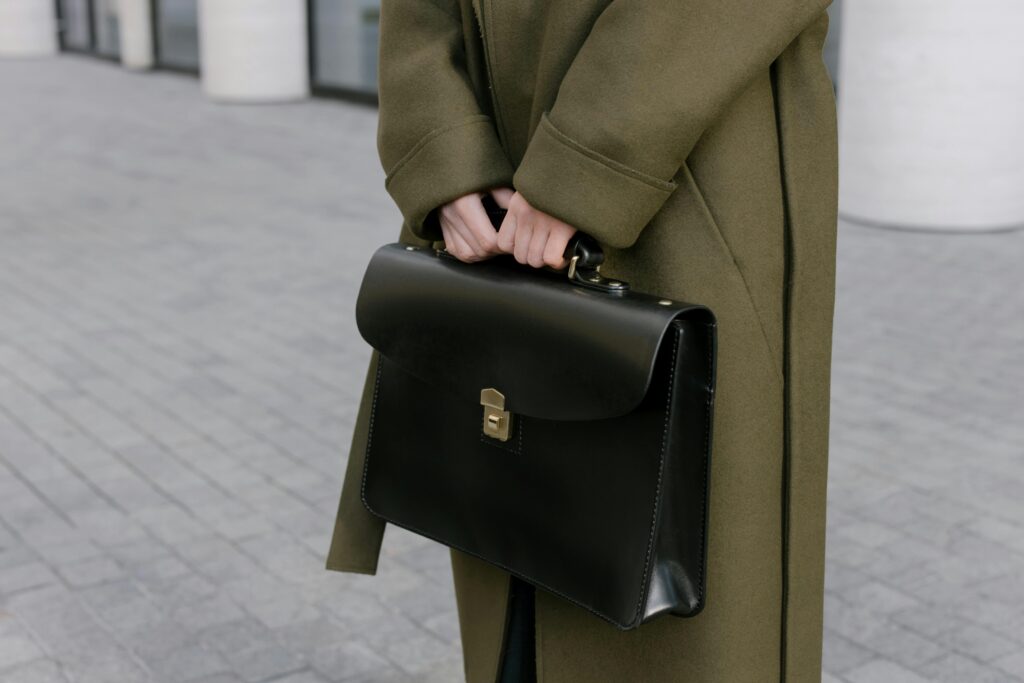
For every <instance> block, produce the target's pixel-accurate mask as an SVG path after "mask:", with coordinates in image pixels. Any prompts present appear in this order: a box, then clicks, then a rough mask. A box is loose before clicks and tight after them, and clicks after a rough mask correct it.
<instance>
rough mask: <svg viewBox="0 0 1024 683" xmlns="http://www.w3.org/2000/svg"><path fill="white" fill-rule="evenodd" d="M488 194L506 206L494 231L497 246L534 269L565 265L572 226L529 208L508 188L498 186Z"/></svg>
mask: <svg viewBox="0 0 1024 683" xmlns="http://www.w3.org/2000/svg"><path fill="white" fill-rule="evenodd" d="M491 194H492V195H493V196H494V200H495V201H496V202H497V203H498V206H500V207H502V208H505V209H508V213H507V214H506V215H505V220H504V221H502V223H501V228H500V229H499V230H498V249H500V250H501V251H502V252H504V253H507V254H512V255H514V256H515V258H516V261H518V262H519V263H522V264H524V265H526V264H529V265H531V266H533V267H534V268H542V267H544V266H551V267H552V268H564V267H565V266H567V265H568V262H567V261H566V260H565V257H564V256H563V254H564V253H565V248H566V246H568V244H569V240H570V239H571V238H572V236H573V233H575V232H576V228H574V227H572V226H571V225H569V224H568V223H565V222H564V221H560V220H559V219H557V218H555V217H554V216H550V215H548V214H546V213H544V212H543V211H541V210H540V209H535V208H533V207H532V206H530V203H529V202H528V201H526V198H525V197H524V196H523V195H521V194H519V193H518V192H514V191H512V190H510V189H509V188H504V187H503V188H498V189H495V190H492V191H491Z"/></svg>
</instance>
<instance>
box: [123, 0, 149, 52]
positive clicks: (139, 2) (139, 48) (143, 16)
mask: <svg viewBox="0 0 1024 683" xmlns="http://www.w3.org/2000/svg"><path fill="white" fill-rule="evenodd" d="M118 10H119V13H118V17H119V29H120V33H121V64H123V65H124V66H126V67H127V68H129V69H152V68H153V65H154V63H155V62H156V57H155V55H154V54H153V15H152V3H151V0H119V3H118Z"/></svg>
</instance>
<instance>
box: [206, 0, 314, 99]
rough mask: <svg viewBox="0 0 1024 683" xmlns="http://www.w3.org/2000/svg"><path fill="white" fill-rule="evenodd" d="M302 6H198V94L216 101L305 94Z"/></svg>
mask: <svg viewBox="0 0 1024 683" xmlns="http://www.w3.org/2000/svg"><path fill="white" fill-rule="evenodd" d="M306 31H307V28H306V0H200V2H199V44H200V61H201V66H200V73H201V74H202V80H203V89H204V90H205V91H206V93H207V95H209V96H210V97H212V98H214V99H217V100H224V101H236V102H274V101H281V100H294V99H298V98H302V97H306V96H307V95H308V94H309V52H308V49H309V48H308V37H307V33H306Z"/></svg>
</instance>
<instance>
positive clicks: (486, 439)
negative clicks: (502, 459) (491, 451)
mask: <svg viewBox="0 0 1024 683" xmlns="http://www.w3.org/2000/svg"><path fill="white" fill-rule="evenodd" d="M515 429H516V431H517V432H518V433H519V434H518V438H517V439H516V445H514V446H512V445H506V444H507V443H508V442H507V441H498V440H497V439H495V438H494V437H491V436H487V435H486V434H484V433H483V432H480V443H485V444H487V445H488V446H494V447H495V448H500V449H501V450H503V451H505V452H506V453H515V454H516V455H522V454H523V416H522V415H519V416H517V417H516V426H515Z"/></svg>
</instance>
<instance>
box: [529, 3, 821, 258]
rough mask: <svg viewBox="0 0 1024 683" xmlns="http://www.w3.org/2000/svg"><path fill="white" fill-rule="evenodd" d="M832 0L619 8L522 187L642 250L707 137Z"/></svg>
mask: <svg viewBox="0 0 1024 683" xmlns="http://www.w3.org/2000/svg"><path fill="white" fill-rule="evenodd" d="M829 1H830V0H762V1H759V2H750V0H688V1H687V2H680V1H679V0H612V2H611V3H610V4H609V5H608V6H607V7H606V8H605V9H604V10H603V12H602V13H601V14H600V15H599V16H598V17H597V19H596V21H595V23H594V24H593V27H592V29H591V31H590V34H589V35H588V36H587V38H586V40H585V41H584V43H583V45H582V46H581V48H580V50H579V52H578V53H577V56H576V58H575V60H574V61H573V63H572V65H571V66H570V68H569V70H568V72H567V73H566V75H565V78H564V79H563V81H562V83H561V86H560V88H559V90H558V95H557V97H556V99H555V102H554V104H553V105H552V107H551V108H550V110H549V111H547V112H545V113H544V114H543V115H542V117H541V120H540V122H539V123H538V125H537V128H536V130H535V131H534V133H533V136H532V138H531V139H530V143H529V145H528V146H527V150H526V153H525V155H524V157H523V160H522V162H521V163H520V165H519V167H518V168H517V170H516V173H515V177H514V184H515V187H516V189H517V190H518V191H519V192H521V193H522V194H523V196H524V197H526V199H527V200H528V201H529V202H530V203H531V204H532V205H534V206H536V207H537V208H540V209H541V210H543V211H545V212H547V213H549V214H551V215H553V216H556V217H558V218H561V219H562V220H564V221H566V222H567V223H569V224H570V225H573V226H575V227H577V228H579V229H580V230H583V231H584V232H587V233H589V234H591V235H592V236H594V237H595V238H596V239H598V241H601V242H605V243H607V244H609V245H611V246H613V247H620V248H621V247H628V246H630V245H632V244H633V243H634V242H635V241H636V239H637V237H639V235H640V232H641V231H642V230H643V228H644V227H645V226H646V225H647V223H648V222H649V221H650V220H651V218H653V217H654V214H655V213H657V211H658V209H659V208H660V207H661V205H662V204H663V203H664V202H665V201H666V200H667V199H668V197H669V196H670V195H671V194H672V192H673V191H674V190H675V188H676V184H675V183H674V182H673V177H674V176H675V175H676V173H677V172H678V171H679V169H680V168H681V166H682V165H683V163H684V161H685V160H686V158H687V157H688V156H689V154H690V152H691V150H692V149H693V147H694V146H695V145H696V143H697V141H698V140H699V138H700V136H701V135H702V133H703V132H704V131H705V130H706V129H707V128H708V127H709V126H710V125H711V124H712V123H713V122H714V121H715V119H716V117H717V116H718V115H719V114H720V112H722V110H723V109H724V108H725V107H726V106H727V105H728V104H729V103H730V101H731V100H733V99H734V98H735V97H737V96H738V95H739V94H740V93H741V92H742V90H743V89H744V87H745V86H746V85H748V84H749V82H750V81H751V80H752V79H753V77H754V76H755V75H756V74H758V73H761V72H763V71H764V70H766V69H768V68H769V66H770V65H771V64H772V62H773V61H774V60H775V58H776V57H777V56H778V55H780V54H781V53H782V52H783V50H784V49H785V48H786V46H787V45H788V44H789V43H791V42H792V41H793V40H794V39H795V38H796V37H797V36H798V35H799V34H800V33H801V31H802V30H803V29H804V28H805V27H807V26H808V25H809V24H810V23H811V22H812V21H814V20H815V19H816V18H818V17H819V16H820V15H821V13H822V12H824V11H825V8H826V7H827V6H828V4H829Z"/></svg>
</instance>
